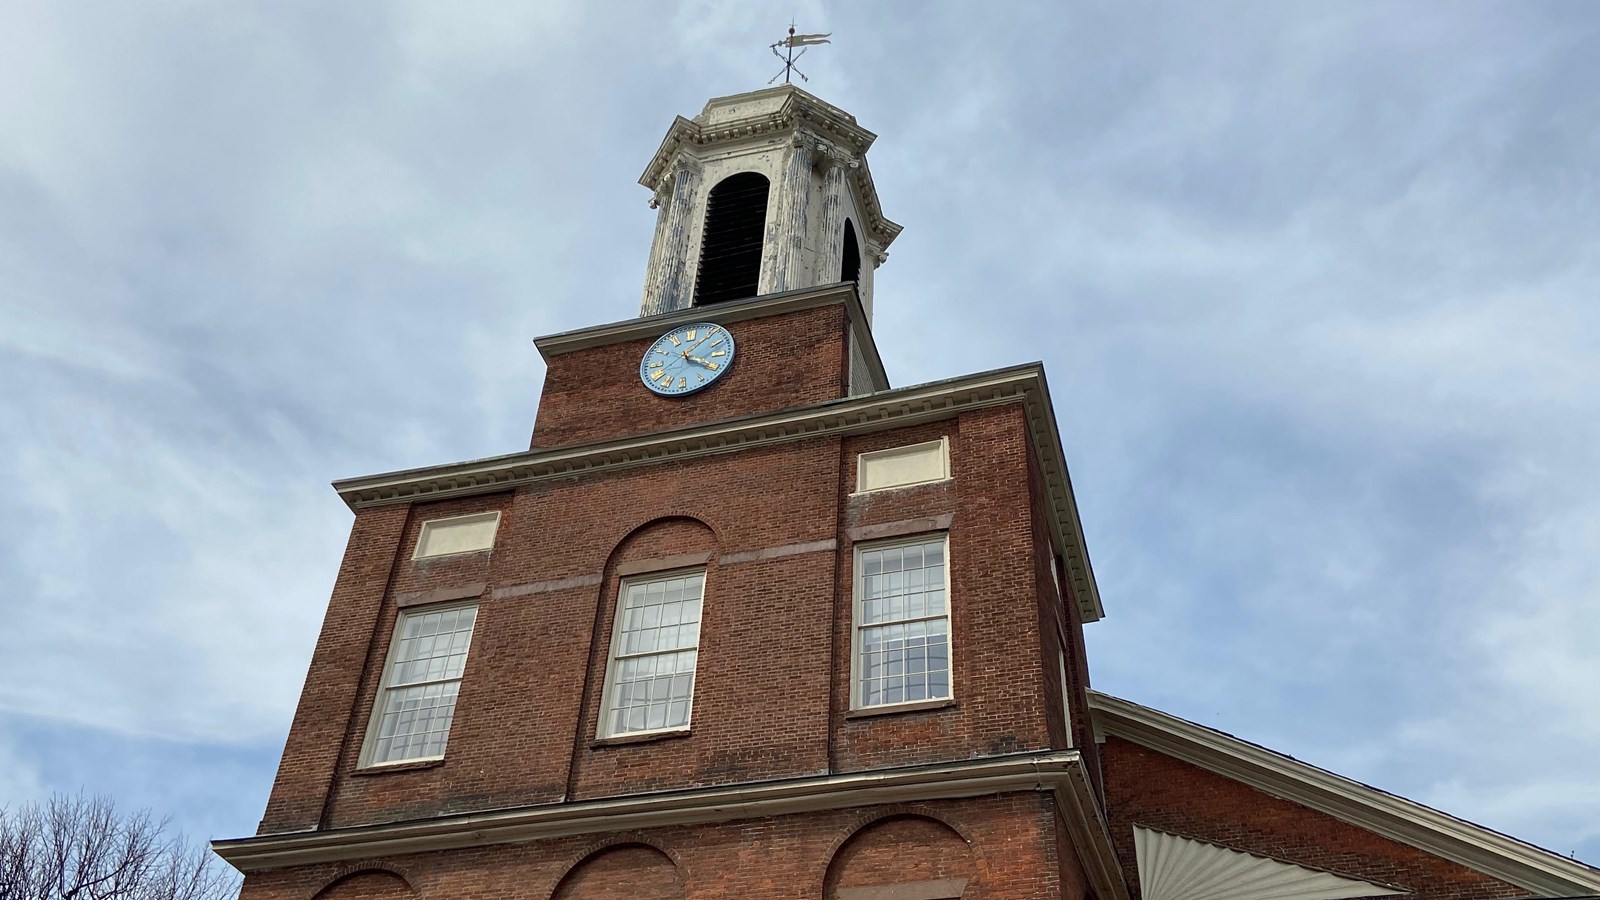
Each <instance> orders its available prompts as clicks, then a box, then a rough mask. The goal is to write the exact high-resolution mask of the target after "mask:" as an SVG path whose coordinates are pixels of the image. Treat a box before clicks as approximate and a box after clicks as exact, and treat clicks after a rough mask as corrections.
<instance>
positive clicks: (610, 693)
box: [595, 566, 706, 741]
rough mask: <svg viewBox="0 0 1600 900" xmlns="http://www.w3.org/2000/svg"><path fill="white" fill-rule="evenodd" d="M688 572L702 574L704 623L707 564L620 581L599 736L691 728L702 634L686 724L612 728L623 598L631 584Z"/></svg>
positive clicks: (608, 737) (609, 737)
mask: <svg viewBox="0 0 1600 900" xmlns="http://www.w3.org/2000/svg"><path fill="white" fill-rule="evenodd" d="M686 575H699V576H700V621H701V622H702V623H704V622H705V609H706V577H705V576H706V570H705V568H704V567H703V566H693V567H690V568H687V569H668V570H663V571H660V572H641V573H639V574H638V575H632V576H629V577H627V578H624V579H622V580H621V581H620V582H619V583H618V584H617V599H616V604H615V605H614V606H613V607H612V616H611V619H612V621H611V647H610V649H609V650H608V652H607V661H606V681H605V687H604V689H602V690H601V692H600V715H599V719H600V721H599V722H598V723H597V724H596V727H595V739H596V740H602V741H604V740H612V739H619V738H633V737H638V736H641V735H645V736H648V735H654V734H672V733H674V732H684V731H688V730H689V727H690V725H692V724H693V722H694V694H695V690H696V688H698V687H699V683H700V638H699V637H698V636H697V637H696V638H695V642H694V650H695V657H694V666H695V667H694V682H693V683H692V684H691V685H690V687H689V716H688V718H687V719H685V720H684V722H683V724H682V725H669V726H666V727H664V728H645V729H640V730H638V731H612V730H611V714H612V712H613V710H612V708H611V702H612V700H613V699H614V698H615V696H616V690H617V678H616V676H617V662H618V660H619V659H620V658H624V657H619V655H618V652H619V650H620V649H621V647H622V631H623V628H622V626H623V615H622V613H623V610H622V601H623V599H624V598H625V597H627V595H628V588H630V587H632V586H634V585H636V584H648V583H649V582H652V581H667V580H669V579H673V578H683V577H684V576H686ZM686 649H688V648H687V647H680V648H679V649H677V650H656V651H652V652H650V653H636V654H633V655H632V656H630V657H625V658H630V659H631V658H638V657H643V656H659V655H662V654H666V653H681V652H683V651H684V650H686Z"/></svg>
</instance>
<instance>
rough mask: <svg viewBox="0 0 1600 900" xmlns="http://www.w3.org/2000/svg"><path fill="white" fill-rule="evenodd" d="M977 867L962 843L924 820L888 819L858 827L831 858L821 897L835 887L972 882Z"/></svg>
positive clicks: (932, 821) (955, 835)
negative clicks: (959, 880)
mask: <svg viewBox="0 0 1600 900" xmlns="http://www.w3.org/2000/svg"><path fill="white" fill-rule="evenodd" d="M977 874H978V865H977V861H976V860H975V859H974V858H973V853H972V848H971V847H969V846H967V842H966V839H964V838H963V837H961V835H960V834H958V833H956V831H955V830H954V829H952V828H951V827H950V826H949V825H946V824H944V823H943V822H940V821H939V820H937V819H930V818H928V817H926V816H891V817H889V818H886V819H880V820H879V821H877V822H873V823H872V824H870V825H868V826H867V827H865V828H863V829H861V830H860V831H858V832H856V833H855V834H854V835H852V836H851V838H850V840H849V841H846V842H845V845H844V846H843V847H840V848H839V852H838V853H835V854H834V857H833V862H832V863H831V864H830V865H829V866H828V877H827V880H826V883H825V885H824V889H823V894H822V896H823V897H825V898H828V900H835V898H837V896H838V891H839V888H851V887H867V886H873V885H887V884H901V883H905V882H917V881H933V880H936V879H955V878H959V879H964V880H969V881H970V880H972V879H974V878H976V877H977Z"/></svg>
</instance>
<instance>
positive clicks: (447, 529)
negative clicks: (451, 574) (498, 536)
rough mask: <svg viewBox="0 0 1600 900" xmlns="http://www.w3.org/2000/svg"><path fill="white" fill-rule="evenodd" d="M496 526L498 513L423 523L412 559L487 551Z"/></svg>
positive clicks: (491, 543)
mask: <svg viewBox="0 0 1600 900" xmlns="http://www.w3.org/2000/svg"><path fill="white" fill-rule="evenodd" d="M499 527H500V513H498V512H490V513H477V514H475V515H470V516H455V517H453V518H449V519H434V520H433V521H431V522H423V523H422V534H421V536H419V537H418V538H417V552H416V556H415V557H414V558H416V559H423V558H424V557H429V556H450V555H453V554H456V553H472V552H474V551H477V550H488V549H489V548H491V547H493V546H494V533H495V530H496V529H498V528H499Z"/></svg>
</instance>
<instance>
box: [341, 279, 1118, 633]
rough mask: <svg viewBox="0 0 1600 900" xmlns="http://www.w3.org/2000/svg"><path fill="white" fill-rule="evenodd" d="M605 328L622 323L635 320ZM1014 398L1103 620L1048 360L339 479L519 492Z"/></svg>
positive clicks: (1060, 543)
mask: <svg viewBox="0 0 1600 900" xmlns="http://www.w3.org/2000/svg"><path fill="white" fill-rule="evenodd" d="M695 311H696V312H700V311H702V310H695ZM669 315H677V313H673V314H669ZM653 318H656V319H663V318H665V317H653ZM638 321H640V322H644V321H649V320H648V319H641V320H638ZM658 324H659V323H658ZM606 327H608V328H618V329H622V328H625V327H626V326H624V325H617V326H606ZM581 334H582V333H580V332H571V333H569V335H566V336H557V337H558V338H563V339H569V338H570V340H569V341H568V343H569V344H572V343H581V342H582V341H581V339H580V337H578V336H579V335H581ZM617 339H619V340H620V339H621V338H617ZM1007 403H1020V404H1022V406H1023V409H1024V411H1025V413H1026V415H1027V419H1028V425H1029V432H1030V435H1031V437H1032V440H1033V445H1034V450H1035V453H1036V454H1037V456H1038V458H1039V463H1040V468H1041V469H1042V471H1043V475H1044V481H1045V489H1046V492H1047V495H1048V496H1047V499H1048V500H1049V506H1050V510H1051V513H1052V515H1051V517H1050V531H1051V535H1052V537H1053V538H1054V540H1055V543H1056V550H1057V552H1059V553H1060V554H1061V556H1062V558H1063V559H1065V560H1066V563H1067V577H1068V578H1069V579H1070V581H1071V583H1072V585H1073V587H1074V589H1075V590H1074V595H1075V597H1076V598H1077V601H1078V609H1079V612H1080V614H1081V615H1082V617H1083V619H1084V620H1085V621H1088V622H1093V621H1096V620H1098V619H1100V618H1102V617H1103V616H1104V615H1105V612H1104V609H1103V607H1102V606H1101V605H1100V594H1099V591H1098V589H1097V588H1096V586H1095V583H1094V573H1093V570H1092V569H1091V568H1090V565H1089V551H1088V547H1087V545H1086V544H1085V543H1084V539H1083V528H1082V526H1081V523H1080V522H1079V520H1078V513H1077V503H1076V501H1075V499H1074V498H1073V494H1072V484H1071V482H1070V481H1069V480H1068V479H1067V466H1066V457H1065V454H1064V453H1063V452H1062V450H1061V438H1060V435H1059V434H1058V433H1057V432H1056V425H1055V418H1054V414H1053V413H1052V412H1051V410H1050V398H1049V393H1048V391H1047V390H1046V388H1045V380H1044V367H1043V366H1042V365H1041V364H1039V363H1028V364H1026V365H1021V366H1013V367H1011V368H1006V369H996V370H994V371H990V372H980V373H977V374H974V375H966V376H962V377H960V378H952V379H949V380H946V381H936V382H932V383H930V384H923V385H915V386H912V387H907V388H900V389H898V390H891V391H880V392H878V393H874V394H866V395H863V396H860V397H850V398H846V399H843V400H833V401H830V402H827V403H819V404H816V405H814V406H808V407H803V408H800V409H792V410H782V411H779V412H775V413H764V414H760V415H754V416H745V417H741V418H736V419H728V420H724V421H721V422H711V423H707V424H703V425H695V426H691V427H689V428H682V429H678V430H674V431H663V432H655V433H653V434H646V435H637V436H633V437H628V438H622V439H618V440H614V441H605V442H601V443H597V444H584V445H581V446H577V447H558V448H554V449H550V450H531V451H527V452H523V453H512V454H507V455H505V456H495V457H489V458H487V459H479V460H473V461H470V462H462V463H453V464H449V465H443V466H432V467H429V468H425V469H410V470H406V471H401V472H390V473H387V474H382V475H369V476H365V477H362V478H349V479H345V480H342V481H336V482H334V484H333V487H334V490H336V491H338V492H339V496H340V497H342V498H343V499H344V501H345V503H346V504H347V505H349V507H350V508H351V509H353V510H360V509H364V508H367V507H373V506H384V505H388V504H392V503H411V502H416V501H431V500H442V499H446V498H450V497H463V496H470V495H474V494H484V493H489V492H493V491H504V490H510V489H512V488H515V487H518V486H520V485H526V484H533V483H537V482H540V481H546V480H550V479H556V478H571V477H573V476H576V475H582V474H587V473H593V472H602V471H616V470H621V469H627V468H633V467H637V466H646V465H656V464H659V463H664V462H675V461H679V460H685V459H695V458H699V457H703V456H709V455H714V454H719V453H732V452H737V451H740V450H747V449H749V448H752V447H762V446H770V445H773V444H782V443H789V442H791V441H798V440H805V439H808V438H814V437H822V436H829V435H850V434H864V433H867V432H873V431H882V430H884V429H887V428H901V427H904V426H907V425H916V424H920V423H923V422H934V421H939V420H942V419H948V418H951V417H953V416H955V415H957V414H959V413H961V412H962V411H965V410H974V409H982V408H984V407H989V406H998V405H1003V404H1007Z"/></svg>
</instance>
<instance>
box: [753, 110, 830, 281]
mask: <svg viewBox="0 0 1600 900" xmlns="http://www.w3.org/2000/svg"><path fill="white" fill-rule="evenodd" d="M818 144H819V138H818V137H817V136H816V135H814V134H812V133H811V132H809V131H806V130H804V129H797V130H796V131H795V133H794V135H793V136H792V137H791V138H790V139H789V154H788V158H787V160H786V161H785V165H784V170H783V178H782V180H781V181H780V182H779V184H778V186H777V200H778V204H777V206H778V208H777V214H776V215H773V216H770V217H769V218H768V220H767V235H766V241H765V247H766V252H765V254H764V259H763V260H762V265H761V281H760V284H759V288H758V290H759V291H760V292H761V293H763V294H773V293H777V292H779V291H786V290H789V289H790V288H794V287H809V286H810V285H803V284H801V283H800V280H801V275H802V271H803V268H804V265H805V239H806V219H807V217H808V215H809V214H810V211H811V179H812V173H813V172H814V171H815V170H816V150H815V149H814V148H816V147H817V146H818Z"/></svg>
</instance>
